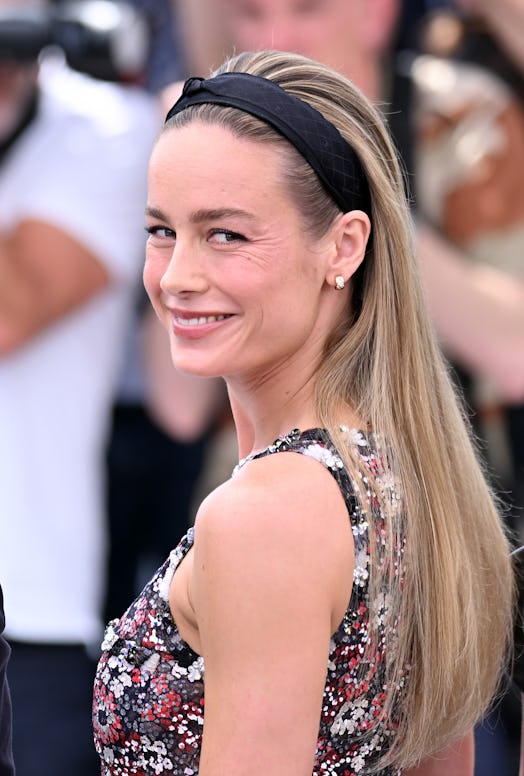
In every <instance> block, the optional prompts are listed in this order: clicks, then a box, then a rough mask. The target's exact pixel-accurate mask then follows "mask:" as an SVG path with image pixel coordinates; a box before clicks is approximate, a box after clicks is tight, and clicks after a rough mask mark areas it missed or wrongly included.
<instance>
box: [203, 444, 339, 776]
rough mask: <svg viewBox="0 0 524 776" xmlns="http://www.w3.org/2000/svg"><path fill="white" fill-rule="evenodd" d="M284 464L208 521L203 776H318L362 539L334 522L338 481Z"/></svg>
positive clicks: (224, 500)
mask: <svg viewBox="0 0 524 776" xmlns="http://www.w3.org/2000/svg"><path fill="white" fill-rule="evenodd" d="M278 457H279V458H280V459H286V460H285V462H284V461H283V460H281V461H280V462H279V464H280V465H279V466H278V468H277V467H276V466H275V463H276V462H272V461H270V460H269V459H264V460H262V461H257V462H256V467H257V469H256V471H257V474H256V477H255V478H254V477H251V476H245V477H238V478H237V480H234V481H233V482H231V483H228V484H226V486H223V488H222V489H220V490H219V491H218V493H216V494H214V495H213V496H212V497H211V499H210V500H208V501H207V503H205V505H204V507H203V509H202V511H201V513H200V514H199V516H198V518H197V523H196V532H195V556H194V567H193V568H194V570H193V577H192V581H191V597H192V602H193V606H194V608H195V613H196V617H197V622H198V629H199V636H200V643H201V646H202V652H203V655H204V661H205V722H204V735H203V745H202V756H201V761H200V769H199V773H200V776H218V775H219V774H224V773H227V774H228V776H244V774H245V775H246V776H247V774H249V776H258V774H260V775H262V774H264V776H266V774H268V773H271V774H272V776H280V774H282V776H283V775H284V774H285V775H286V776H295V774H296V776H299V775H300V776H302V775H304V776H305V775H306V774H307V775H308V776H309V774H311V771H312V769H313V760H314V752H315V745H316V740H317V735H318V728H319V720H320V710H321V705H322V696H323V690H324V685H325V680H326V669H327V661H328V656H329V644H330V637H331V631H332V610H333V606H334V600H333V599H334V590H335V589H336V585H337V582H338V583H340V576H339V575H340V572H341V569H342V568H343V564H347V565H349V566H350V567H349V568H347V569H344V572H342V573H345V572H346V571H347V574H348V579H349V580H350V579H351V576H352V565H351V563H352V546H351V544H350V537H351V532H350V530H349V525H348V526H347V528H346V531H347V533H344V528H343V527H342V520H337V518H333V519H331V517H330V518H329V520H328V521H326V514H330V512H329V511H328V510H331V513H335V514H336V511H337V510H340V511H341V510H342V509H343V508H344V505H343V501H342V500H341V496H340V493H339V492H338V489H337V487H336V485H335V483H334V481H333V483H331V482H330V483H329V485H328V486H327V487H326V485H327V481H326V479H325V478H326V477H330V475H328V474H326V473H325V472H324V471H322V470H320V467H319V466H318V464H317V463H315V462H307V463H302V462H300V461H297V459H298V456H293V455H288V454H286V455H285V456H278ZM300 458H302V456H300ZM282 470H284V476H281V475H282ZM277 471H278V475H277V476H276V477H275V476H273V475H276V474H277ZM304 472H306V477H307V481H306V479H301V475H302V477H303V476H304V475H303V473H304ZM246 474H247V472H246ZM297 480H298V481H297ZM289 482H291V483H293V485H292V486H291V487H289V484H286V483H289ZM339 514H340V513H339ZM345 521H346V522H348V518H347V513H346V515H345ZM326 522H327V526H326ZM332 524H333V526H334V527H333V526H332ZM330 526H331V527H332V530H329V528H330ZM339 531H340V534H339V535H337V533H338V532H339ZM342 536H344V538H345V541H346V546H345V548H343V549H341V544H343V543H344V541H343V540H342ZM348 548H349V549H348ZM348 559H349V560H348ZM348 593H349V590H348Z"/></svg>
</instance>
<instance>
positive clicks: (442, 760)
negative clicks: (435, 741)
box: [404, 731, 475, 776]
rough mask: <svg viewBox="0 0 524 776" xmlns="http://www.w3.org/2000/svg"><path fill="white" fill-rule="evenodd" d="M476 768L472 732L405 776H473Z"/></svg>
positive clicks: (406, 772) (411, 769)
mask: <svg viewBox="0 0 524 776" xmlns="http://www.w3.org/2000/svg"><path fill="white" fill-rule="evenodd" d="M474 767H475V747H474V740H473V731H470V732H469V733H468V734H467V735H466V736H465V737H464V738H462V739H460V740H459V741H455V742H454V743H453V744H450V745H449V746H448V747H446V749H444V750H443V751H442V752H439V753H438V754H436V755H434V757H430V758H428V759H427V760H424V761H423V762H422V763H421V764H420V765H418V766H417V767H415V768H410V769H409V770H408V771H405V773H404V776H443V774H445V776H473V771H474Z"/></svg>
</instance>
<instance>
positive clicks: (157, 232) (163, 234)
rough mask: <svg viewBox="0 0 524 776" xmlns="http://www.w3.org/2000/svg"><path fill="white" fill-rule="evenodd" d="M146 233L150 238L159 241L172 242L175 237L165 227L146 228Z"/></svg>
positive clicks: (170, 230)
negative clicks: (155, 238) (158, 239)
mask: <svg viewBox="0 0 524 776" xmlns="http://www.w3.org/2000/svg"><path fill="white" fill-rule="evenodd" d="M146 232H147V234H148V235H149V236H150V237H159V238H160V239H161V240H173V239H174V238H175V237H176V235H175V232H173V230H172V229H168V228H167V227H166V226H146Z"/></svg>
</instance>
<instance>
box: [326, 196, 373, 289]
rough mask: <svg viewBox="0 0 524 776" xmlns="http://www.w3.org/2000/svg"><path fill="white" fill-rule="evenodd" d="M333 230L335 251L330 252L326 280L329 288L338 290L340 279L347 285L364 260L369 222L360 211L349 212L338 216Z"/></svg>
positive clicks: (369, 227)
mask: <svg viewBox="0 0 524 776" xmlns="http://www.w3.org/2000/svg"><path fill="white" fill-rule="evenodd" d="M333 228H334V234H333V238H334V248H335V250H334V251H333V252H332V256H331V260H330V262H329V267H328V271H327V273H326V280H327V282H328V283H329V285H330V286H333V287H336V288H340V287H341V278H342V279H343V281H344V283H347V281H348V280H349V278H350V277H351V276H352V275H354V274H355V272H356V271H357V269H358V268H359V267H360V265H361V263H362V261H363V259H364V256H365V254H366V247H367V244H368V239H369V235H370V233H371V222H370V220H369V216H368V215H367V214H366V213H364V212H363V211H362V210H351V211H350V212H349V213H343V214H342V215H341V216H339V218H338V219H337V222H336V223H335V225H334V227H333ZM342 287H343V286H342Z"/></svg>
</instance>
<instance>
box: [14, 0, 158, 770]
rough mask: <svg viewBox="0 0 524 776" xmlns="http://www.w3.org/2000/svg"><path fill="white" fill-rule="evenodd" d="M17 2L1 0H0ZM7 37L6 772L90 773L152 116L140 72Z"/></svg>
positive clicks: (152, 103) (152, 104)
mask: <svg viewBox="0 0 524 776" xmlns="http://www.w3.org/2000/svg"><path fill="white" fill-rule="evenodd" d="M33 5H34V4H33ZM41 5H42V4H41V3H40V4H39V6H40V7H41ZM30 6H31V3H29V2H27V0H26V1H25V2H24V3H21V2H16V3H13V2H12V0H11V3H9V2H7V3H6V2H5V0H0V11H6V10H9V11H13V12H18V11H20V12H23V9H27V8H29V7H30ZM2 18H3V17H2V16H1V15H0V31H1V29H2ZM4 32H5V30H4ZM30 43H31V44H33V43H34V41H30ZM17 50H18V51H19V52H20V59H23V60H24V61H17V56H16V54H17V52H16V51H15V52H14V53H13V52H11V53H10V54H9V58H8V59H6V51H5V49H4V48H2V49H1V56H2V61H0V428H1V429H2V433H1V434H0V531H1V535H2V541H1V543H0V567H1V568H2V584H3V587H4V591H5V593H6V615H7V623H8V631H7V636H8V639H9V641H10V644H11V646H12V657H11V661H10V664H9V682H10V686H11V693H12V701H13V718H14V719H13V722H14V738H13V747H14V755H15V761H16V766H17V773H18V774H19V776H33V774H35V775H36V774H38V776H62V775H63V776H66V774H67V776H69V775H70V774H75V776H83V775H84V774H85V776H88V775H89V776H92V774H93V773H94V772H95V770H94V768H96V765H94V763H93V759H92V757H93V744H92V738H91V723H90V703H89V698H90V691H91V683H92V661H91V658H90V657H89V654H88V650H89V648H91V647H92V646H93V645H95V646H96V645H97V643H98V641H99V632H100V630H99V629H100V622H99V617H100V612H99V609H100V596H101V589H102V585H103V568H104V554H105V553H104V515H103V482H102V480H103V477H102V474H103V450H104V443H105V435H106V429H107V424H108V415H109V409H110V404H111V400H112V396H113V391H114V383H115V380H116V376H117V372H118V367H119V362H120V358H121V353H122V340H123V335H124V332H125V329H126V327H127V324H128V319H129V312H130V310H131V305H132V298H133V291H134V288H135V286H136V282H137V279H138V277H139V273H140V265H141V260H142V253H143V244H144V241H143V229H142V222H143V216H142V214H143V208H144V201H145V179H146V164H147V158H148V155H149V152H150V149H151V145H152V141H153V138H154V137H155V135H156V132H157V127H158V124H159V114H158V109H157V106H156V102H155V101H154V100H153V99H150V98H149V97H147V96H146V95H145V94H143V93H142V92H141V91H140V90H138V89H136V88H135V87H130V86H128V87H124V86H120V85H117V84H108V83H103V82H101V81H95V80H93V79H91V78H88V77H86V76H84V75H81V74H80V73H77V72H73V71H72V70H71V69H69V68H68V67H67V66H65V65H64V63H63V62H61V61H57V60H56V59H51V60H50V59H49V57H44V58H43V60H42V62H41V63H40V64H37V56H38V52H35V54H34V57H33V59H31V58H30V56H29V55H27V52H25V53H24V56H22V53H23V51H22V49H21V48H19V49H17Z"/></svg>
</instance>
